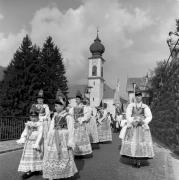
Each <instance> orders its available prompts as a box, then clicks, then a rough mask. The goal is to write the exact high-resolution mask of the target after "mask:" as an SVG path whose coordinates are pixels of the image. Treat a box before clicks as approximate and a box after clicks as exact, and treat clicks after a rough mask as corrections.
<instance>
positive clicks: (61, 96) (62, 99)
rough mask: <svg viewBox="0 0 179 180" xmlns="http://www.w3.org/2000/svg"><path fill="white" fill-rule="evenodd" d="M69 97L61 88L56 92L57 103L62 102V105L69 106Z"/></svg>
mask: <svg viewBox="0 0 179 180" xmlns="http://www.w3.org/2000/svg"><path fill="white" fill-rule="evenodd" d="M67 102H68V101H67V99H66V96H65V95H64V94H63V93H62V91H61V90H60V89H58V91H57V93H56V99H55V104H60V105H65V106H67Z"/></svg>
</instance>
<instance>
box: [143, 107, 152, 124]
mask: <svg viewBox="0 0 179 180" xmlns="http://www.w3.org/2000/svg"><path fill="white" fill-rule="evenodd" d="M144 113H145V117H146V118H145V119H144V122H145V124H149V122H150V121H151V120H152V113H151V110H150V108H149V107H148V106H147V105H146V107H145V109H144Z"/></svg>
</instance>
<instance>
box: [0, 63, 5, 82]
mask: <svg viewBox="0 0 179 180" xmlns="http://www.w3.org/2000/svg"><path fill="white" fill-rule="evenodd" d="M5 69H6V68H5V67H2V66H0V81H2V80H3V76H4V70H5Z"/></svg>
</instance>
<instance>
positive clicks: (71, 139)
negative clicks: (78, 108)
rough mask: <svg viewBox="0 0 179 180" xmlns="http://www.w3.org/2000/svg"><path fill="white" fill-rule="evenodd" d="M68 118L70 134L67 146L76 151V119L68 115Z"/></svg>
mask: <svg viewBox="0 0 179 180" xmlns="http://www.w3.org/2000/svg"><path fill="white" fill-rule="evenodd" d="M66 118H67V126H68V132H69V136H68V143H67V144H68V146H69V147H71V148H73V149H74V147H75V143H74V119H73V117H72V116H71V115H68V116H67V117H66Z"/></svg>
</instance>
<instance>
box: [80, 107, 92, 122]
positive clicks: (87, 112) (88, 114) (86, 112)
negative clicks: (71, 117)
mask: <svg viewBox="0 0 179 180" xmlns="http://www.w3.org/2000/svg"><path fill="white" fill-rule="evenodd" d="M90 117H91V108H87V107H84V116H83V117H80V118H78V119H79V121H80V122H85V121H88V120H89V119H90Z"/></svg>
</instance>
